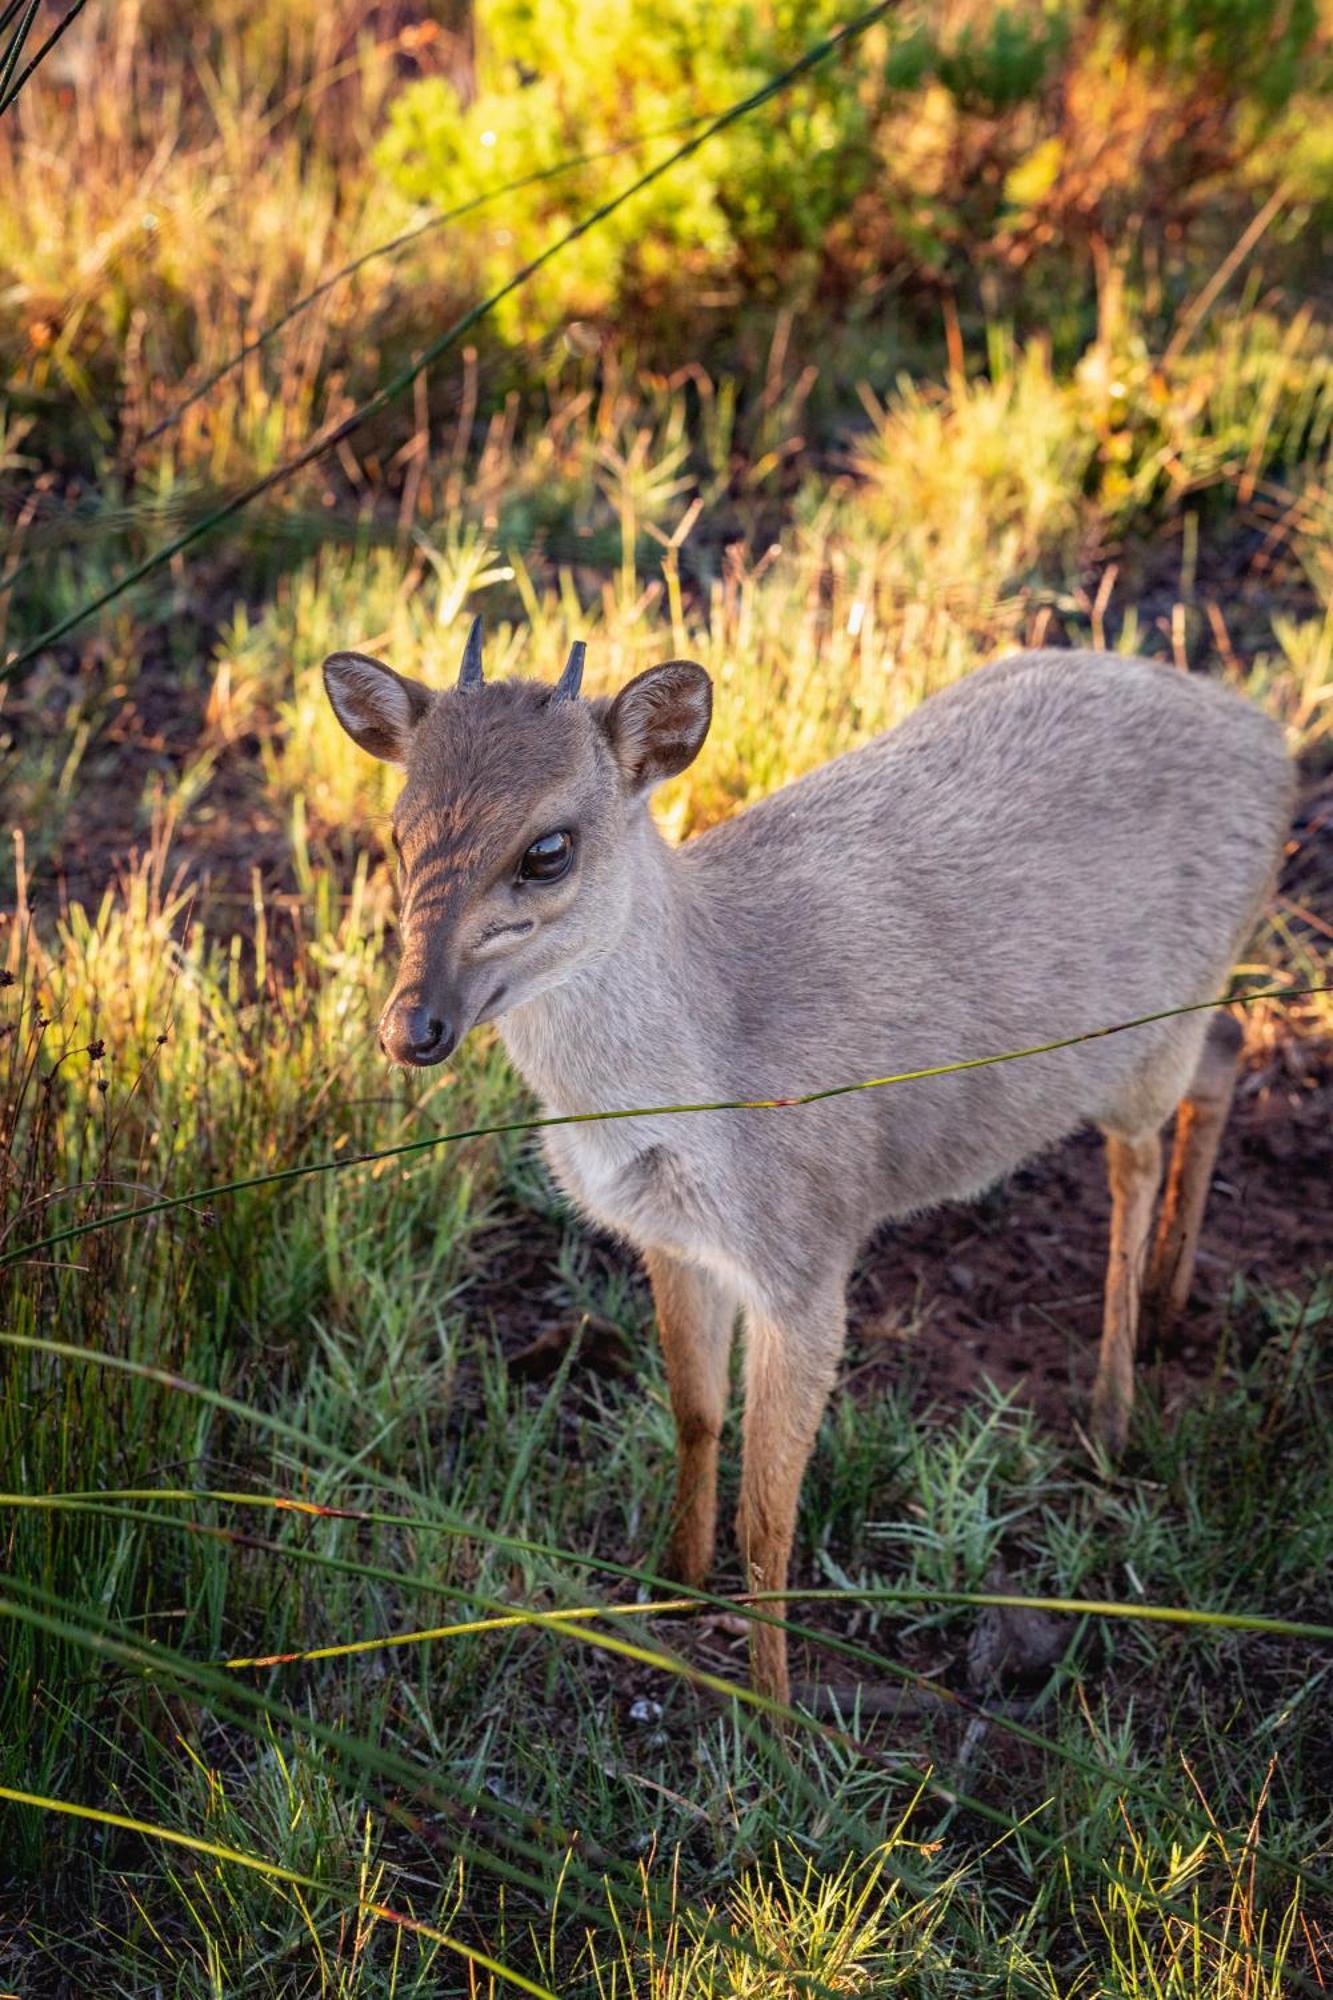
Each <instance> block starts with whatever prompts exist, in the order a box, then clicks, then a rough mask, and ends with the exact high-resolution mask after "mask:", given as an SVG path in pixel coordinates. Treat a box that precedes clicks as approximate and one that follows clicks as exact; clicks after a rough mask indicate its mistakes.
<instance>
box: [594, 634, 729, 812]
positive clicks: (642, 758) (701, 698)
mask: <svg viewBox="0 0 1333 2000" xmlns="http://www.w3.org/2000/svg"><path fill="white" fill-rule="evenodd" d="M712 719H713V683H712V682H711V681H710V680H709V678H708V675H707V674H706V673H705V672H704V670H703V668H702V667H701V666H699V665H698V663H697V662H696V661H694V660H667V661H666V662H665V663H664V664H663V665H662V666H660V667H649V669H648V671H647V673H646V674H639V675H637V676H636V677H635V679H634V680H632V681H631V682H630V683H629V686H628V687H623V688H622V689H621V690H620V693H619V694H618V695H617V696H616V698H615V700H614V701H613V702H612V704H611V706H610V709H609V710H608V711H607V715H606V725H605V726H606V732H607V735H608V736H609V737H610V738H611V748H612V750H613V751H614V752H615V758H616V762H617V764H619V766H620V774H621V776H622V778H623V779H624V781H625V786H626V789H627V790H628V791H630V792H644V791H647V790H648V789H649V787H650V786H652V785H656V784H660V783H661V781H662V779H663V778H674V777H675V775H676V773H677V771H683V770H684V769H685V767H686V765H687V764H692V763H693V762H694V760H695V758H696V757H697V756H698V754H699V752H700V750H701V749H702V748H703V741H704V738H705V736H707V734H708V725H709V723H710V722H711V721H712Z"/></svg>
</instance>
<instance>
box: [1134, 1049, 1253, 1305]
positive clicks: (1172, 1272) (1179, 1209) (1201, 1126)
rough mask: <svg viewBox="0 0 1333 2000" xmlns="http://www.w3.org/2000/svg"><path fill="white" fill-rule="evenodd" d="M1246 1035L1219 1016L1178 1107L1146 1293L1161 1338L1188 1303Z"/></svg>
mask: <svg viewBox="0 0 1333 2000" xmlns="http://www.w3.org/2000/svg"><path fill="white" fill-rule="evenodd" d="M1243 1040H1244V1035H1243V1033H1242V1030H1241V1026H1240V1023H1239V1022H1238V1021H1236V1020H1234V1019H1233V1018H1232V1016H1231V1015H1230V1014H1222V1015H1219V1017H1218V1018H1217V1020H1215V1021H1214V1022H1213V1023H1212V1025H1211V1027H1210V1028H1209V1030H1208V1039H1207V1041H1206V1042H1205V1043H1204V1045H1203V1054H1202V1056H1201V1057H1200V1060H1199V1067H1198V1069H1197V1070H1196V1071H1195V1073H1194V1080H1193V1082H1192V1083H1191V1084H1190V1087H1189V1090H1188V1092H1187V1093H1186V1095H1185V1096H1184V1097H1183V1098H1182V1099H1181V1101H1180V1105H1179V1107H1178V1109H1177V1111H1176V1137H1175V1144H1174V1146H1173V1148H1172V1153H1171V1165H1170V1168H1169V1170H1168V1172H1167V1177H1166V1193H1165V1195H1164V1196H1163V1198H1162V1214H1161V1220H1160V1221H1159V1222H1158V1225H1157V1241H1156V1243H1155V1244H1154V1246H1153V1254H1152V1262H1151V1263H1150V1265H1149V1267H1148V1281H1147V1284H1146V1286H1145V1288H1144V1296H1143V1307H1144V1318H1145V1322H1146V1323H1147V1324H1148V1325H1150V1326H1151V1327H1152V1330H1153V1332H1154V1334H1156V1335H1157V1336H1158V1337H1159V1338H1161V1337H1162V1336H1164V1335H1166V1334H1168V1333H1169V1332H1170V1330H1171V1326H1172V1324H1173V1322H1174V1321H1175V1320H1176V1319H1178V1318H1179V1316H1180V1314H1181V1313H1182V1312H1183V1311H1184V1310H1185V1307H1186V1305H1187V1304H1188V1302H1189V1295H1190V1286H1191V1285H1192V1283H1193V1282H1194V1262H1195V1258H1196V1257H1197V1255H1198V1251H1199V1231H1200V1229H1201V1228H1202V1226H1203V1211H1204V1207H1205V1204H1206V1203H1207V1200H1208V1186H1209V1183H1210V1181H1211V1180H1212V1177H1213V1168H1214V1166H1215V1165H1216V1163H1217V1149H1218V1147H1219V1146H1220V1145H1221V1143H1222V1133H1223V1130H1224V1129H1225V1126H1226V1122H1227V1115H1228V1113H1229V1112H1230V1110H1231V1100H1232V1098H1233V1097H1234V1096H1235V1094H1236V1076H1237V1069H1238V1064H1239V1057H1240V1050H1241V1044H1242V1042H1243Z"/></svg>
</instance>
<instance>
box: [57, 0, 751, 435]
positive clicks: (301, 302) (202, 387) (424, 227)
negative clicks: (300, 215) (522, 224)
mask: <svg viewBox="0 0 1333 2000" xmlns="http://www.w3.org/2000/svg"><path fill="white" fill-rule="evenodd" d="M81 4H82V0H81ZM712 116H713V113H712V112H708V111H701V112H698V113H696V114H695V116H694V117H692V118H679V119H677V120H676V121H675V123H674V124H671V125H659V126H657V127H656V128H655V129H654V130H652V131H648V132H632V133H631V134H630V136H629V137H628V138H627V139H622V140H620V141H619V143H618V144H616V145H614V146H603V147H601V148H599V149H598V150H597V151H596V152H591V153H574V154H571V155H570V157H569V158H568V159H564V160H557V162H556V163H555V165H554V166H551V167H541V168H538V169H537V170H536V171H534V172H533V173H530V174H524V175H522V176H521V178H520V179H518V180H515V181H506V182H505V183H504V184H503V185H502V186H500V187H493V188H487V190H486V192H485V193H484V194H477V195H473V196H472V197H471V198H470V199H469V200H468V201H465V202H462V203H460V204H459V206H458V207H457V208H448V209H442V210H440V211H439V212H437V213H436V214H434V215H429V216H426V217H425V218H424V219H423V220H422V221H421V222H418V223H414V224H413V225H412V227H411V228H410V229H405V230H403V231H402V233H401V235H398V236H391V237H390V238H389V240H388V242H387V243H377V244H375V245H374V246H373V247H372V248H371V249H369V250H363V251H362V252H361V254H360V256H359V257H353V258H352V260H351V262H350V263H347V264H344V265H343V266H342V268H341V270H337V271H335V272H334V273H333V275H332V277H330V278H325V279H324V280H323V281H322V282H321V283H320V284H318V285H316V286H315V287H314V289H313V290H312V291H309V292H306V293H305V294H304V296H303V297H301V298H299V299H297V300H296V301H295V303H294V304H292V305H290V306H288V308H287V310H286V312H283V313H280V314H279V315H278V317H277V318H276V319H273V320H270V321H269V323H268V325H267V326H265V327H264V328H263V329H262V330H261V331H260V332H259V333H257V334H256V335H255V336H254V338H253V339H252V340H247V341H246V342H245V344H244V346H242V347H238V348H237V350H236V352H235V353H234V354H233V355H232V356H231V357H230V359H229V360H226V361H224V362H222V363H221V364H220V366H218V367H217V368H215V369H214V370H213V373H212V374H211V375H209V376H206V377H205V379H204V380H203V381H202V382H201V383H200V384H199V385H198V387H197V388H194V389H192V390H191V391H190V393H189V395H188V396H185V397H184V398H183V399H182V400H181V401H180V402H179V403H177V405H176V407H175V409H174V410H172V411H170V412H169V413H168V415H166V416H165V417H161V418H159V420H158V422H157V423H155V424H154V425H153V426H152V428H151V429H150V430H146V431H145V432H144V434H143V436H142V437H141V438H140V439H139V440H138V442H137V444H136V446H135V451H136V453H138V452H140V451H142V450H143V448H144V446H145V445H150V444H153V443H155V442H156V441H157V439H158V438H160V437H163V436H165V434H166V433H167V432H168V431H170V430H174V429H175V427H176V425H177V424H178V423H179V422H180V420H181V418H182V417H183V416H184V415H185V412H186V411H187V410H189V409H192V408H193V406H194V405H195V404H196V403H198V402H200V401H201V400H202V399H203V398H204V397H205V396H207V395H208V394H209V393H210V391H211V390H213V389H215V388H216V387H217V385H218V383H219V382H222V381H224V380H225V379H226V377H227V376H228V375H230V374H231V373H232V371H233V370H234V369H236V368H239V367H240V366H241V364H242V362H245V361H248V360H249V358H250V356H251V355H252V354H258V353H259V352H260V351H261V349H263V348H265V347H268V346H269V345H270V344H271V343H272V342H273V341H274V340H275V339H276V338H277V336H278V335H279V334H280V333H281V332H282V330H283V328H284V327H286V326H289V325H290V324H291V322H292V321H293V320H294V319H297V318H299V316H300V315H301V314H302V313H303V312H308V311H309V309H310V307H311V306H313V305H317V304H318V302H319V301H320V299H322V298H324V297H326V296H327V294H328V293H329V292H331V291H333V290H334V288H335V287H336V286H338V285H340V284H342V282H343V280H344V279H345V278H351V277H355V275H356V273H357V272H358V271H361V270H364V268H365V266H366V265H367V264H372V263H374V262H375V261H376V259H377V258H380V257H394V256H396V255H397V254H398V252H399V251H400V250H405V249H407V248H408V246H409V245H410V244H413V243H417V242H419V241H420V239H421V238H422V237H423V236H429V235H430V234H431V232H432V231H433V230H436V229H442V228H443V227H444V225H445V224H446V223H447V222H461V221H462V219H463V217H464V216H467V215H473V214H475V213H476V212H477V210H478V209H482V208H487V207H489V206H490V204H491V203H492V202H493V201H500V200H502V199H503V198H504V196H505V195H509V194H521V193H522V192H523V190H524V189H525V188H530V187H537V186H539V185H540V184H541V183H542V182H543V181H552V180H558V179H559V178H560V177H561V175H563V174H569V173H574V172H575V171H576V170H577V169H578V168H579V167H587V166H594V165H596V164H597V163H598V162H599V161H602V160H614V159H618V158H619V156H620V155H621V154H622V153H632V152H634V151H635V150H636V148H637V147H639V146H646V145H650V144H651V143H652V142H653V141H654V140H655V139H674V138H675V137H676V136H677V134H678V133H681V132H688V131H692V130H693V129H694V127H695V126H697V125H702V124H704V123H706V122H707V120H708V119H709V118H711V117H712Z"/></svg>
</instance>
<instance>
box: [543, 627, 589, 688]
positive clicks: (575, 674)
mask: <svg viewBox="0 0 1333 2000" xmlns="http://www.w3.org/2000/svg"><path fill="white" fill-rule="evenodd" d="M587 651H588V648H587V647H586V646H585V645H584V643H583V641H582V639H576V640H575V641H574V643H573V645H572V646H571V647H570V649H569V658H568V659H567V660H566V661H565V671H564V672H563V674H561V676H560V678H559V680H558V681H557V682H556V684H555V693H554V694H553V695H552V696H551V700H552V701H575V700H577V698H578V692H579V683H580V682H581V681H582V679H583V662H584V659H585V658H586V656H587Z"/></svg>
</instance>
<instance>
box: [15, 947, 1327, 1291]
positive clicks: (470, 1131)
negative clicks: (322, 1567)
mask: <svg viewBox="0 0 1333 2000" xmlns="http://www.w3.org/2000/svg"><path fill="white" fill-rule="evenodd" d="M1318 993H1333V983H1329V984H1324V985H1317V986H1290V987H1286V988H1278V987H1264V988H1262V989H1260V990H1259V991H1258V992H1253V993H1236V994H1224V995H1222V996H1221V997H1219V998H1218V999H1216V1000H1194V1001H1191V1002H1190V1003H1189V1004H1188V1005H1187V1006H1184V1007H1163V1008H1160V1009H1158V1010H1157V1011H1156V1012H1155V1013H1152V1014H1139V1015H1136V1016H1135V1017H1134V1019H1133V1020H1129V1021H1116V1022H1114V1023H1113V1024H1112V1025H1111V1026H1110V1027H1105V1028H1089V1029H1087V1030H1085V1032H1084V1033H1082V1034H1080V1035H1064V1036H1061V1037H1060V1039H1059V1040H1057V1041H1052V1042H1036V1043H1033V1044H1031V1045H1030V1046H1029V1047H1027V1048H1023V1049H1006V1050H1005V1051H1003V1052H1002V1053H1001V1054H999V1055H990V1056H967V1057H965V1058H963V1059H962V1060H961V1061H957V1062H948V1063H934V1064H932V1065H931V1066H930V1067H929V1068H927V1069H913V1070H899V1071H898V1072H896V1073H895V1074H894V1075H892V1076H872V1077H866V1078H863V1079H862V1080H860V1081H859V1082H856V1083H836V1084H831V1085H829V1086H828V1087H827V1088H825V1089H823V1090H811V1091H806V1092H805V1093H804V1094H803V1095H801V1096H798V1097H727V1098H717V1099H712V1100H710V1101H708V1102H706V1103H699V1104H653V1105H633V1106H630V1107H628V1108H626V1109H623V1110H614V1111H569V1112H561V1113H559V1114H558V1115H553V1116H545V1117H539V1118H512V1119H508V1120H506V1121H505V1122H503V1123H502V1124H497V1125H473V1126H469V1127H467V1128H466V1129H465V1130H463V1131H458V1132H438V1133H435V1134H434V1135H433V1136H432V1137H431V1138H429V1139H408V1140H404V1141H403V1142H402V1143H401V1144H400V1145H397V1146H385V1147H381V1148H378V1149H376V1150H374V1151H370V1152H361V1153H348V1154H344V1155H343V1156H341V1157H338V1158H330V1159H323V1160H310V1161H307V1162H306V1163H305V1164H304V1165H301V1166H291V1167H278V1168H275V1169H273V1170H272V1171H271V1172H269V1173H265V1174H249V1175H246V1176H244V1177H242V1178H241V1179H239V1180H231V1181H219V1182H217V1183H215V1184H214V1185H213V1186H212V1187H206V1188H194V1189H192V1190H191V1191H190V1192H189V1193H187V1194H175V1195H163V1196H162V1197H160V1198H159V1199H158V1200H156V1201H151V1202H144V1203H143V1204H141V1205H140V1206H139V1207H138V1208H119V1209H113V1210H112V1211H111V1213H110V1214H108V1215H102V1216H94V1217H92V1218H91V1219H90V1220H88V1221H86V1222H76V1223H71V1224H70V1225H69V1226H68V1227H67V1228H65V1229H60V1230H56V1231H54V1232H53V1233H52V1234H51V1235H49V1236H42V1237H39V1238H38V1239H37V1241H36V1242H34V1243H29V1244H26V1245H23V1246H21V1247H20V1248H18V1249H14V1250H7V1251H5V1252H4V1253H3V1254H2V1255H0V1271H2V1270H4V1269H5V1268H6V1267H7V1266H9V1265H11V1264H19V1263H23V1262H24V1261H26V1260H27V1259H29V1258H32V1257H35V1256H37V1255H38V1254H39V1253H42V1252H45V1251H48V1250H54V1249H57V1248H58V1247H59V1246H60V1245H61V1244H62V1243H72V1242H76V1241H77V1240H78V1239H79V1238H81V1237H84V1236H92V1235H94V1234H96V1233H97V1232H98V1231H100V1230H104V1229H114V1228H118V1227H119V1226H120V1225H121V1224H122V1223H126V1222H134V1221H137V1220H140V1219H142V1218H145V1217H148V1216H153V1215H166V1214H168V1213H170V1212H171V1211H172V1210H173V1209H178V1208H189V1207H194V1206H197V1205H200V1204H203V1203H206V1202H212V1201H217V1200H220V1199H221V1198H222V1196H224V1195H231V1194H241V1193H247V1192H249V1191H250V1190H252V1189H254V1188H261V1187H273V1186H277V1185H279V1184H280V1183H282V1182H285V1181H293V1180H302V1179H305V1178H306V1177H307V1176H309V1175H312V1174H330V1173H340V1172H342V1171H344V1170H345V1169H346V1168H348V1167H364V1166H370V1165H373V1164H374V1163H375V1162H377V1161H380V1160H393V1159H401V1158H403V1157H405V1156H406V1155H408V1154H413V1153H424V1152H429V1151H431V1150H433V1148H435V1147H437V1146H456V1145H459V1144H461V1143H462V1141H463V1140H465V1139H493V1138H501V1137H504V1136H506V1135H508V1134H510V1133H514V1132H544V1131H549V1130H552V1129H553V1128H555V1127H557V1126H562V1125H604V1124H609V1123H612V1122H615V1121H617V1120H621V1119H625V1118H680V1117H685V1116H694V1115H696V1114H698V1113H699V1112H704V1111H786V1110H792V1109H795V1108H796V1107H798V1106H800V1105H804V1104H822V1103H824V1102H825V1101H826V1100H828V1099H829V1098H834V1097H848V1096H851V1095H852V1094H853V1093H854V1092H857V1091H862V1090H886V1089H888V1088H890V1087H891V1086H892V1085H894V1084H903V1083H925V1082H929V1081H930V1079H931V1078H933V1077H939V1076H957V1075H959V1074H961V1073H962V1072H963V1071H965V1070H973V1069H990V1068H992V1067H994V1065H995V1064H997V1063H1009V1062H1024V1061H1026V1060H1027V1059H1028V1058H1029V1057H1032V1056H1044V1055H1052V1054H1054V1053H1055V1052H1056V1051H1057V1050H1060V1049H1072V1048H1078V1047H1080V1046H1081V1045H1082V1044H1083V1043H1085V1042H1096V1041H1103V1040H1105V1039H1106V1037H1107V1036H1110V1035H1123V1034H1126V1033H1128V1032H1129V1031H1130V1030H1131V1029H1133V1028H1146V1027H1150V1026H1151V1025H1152V1024H1153V1023H1154V1022H1156V1021H1171V1020H1175V1019H1176V1018H1177V1017H1178V1016H1180V1015H1183V1014H1201V1013H1205V1012H1208V1011H1210V1010H1211V1009H1213V1008H1216V1007H1230V1006H1237V1007H1248V1006H1252V1005H1253V1004H1254V1003H1255V1002H1256V1001H1259V1000H1303V999H1307V998H1309V997H1310V996H1311V995H1312V994H1318Z"/></svg>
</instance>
